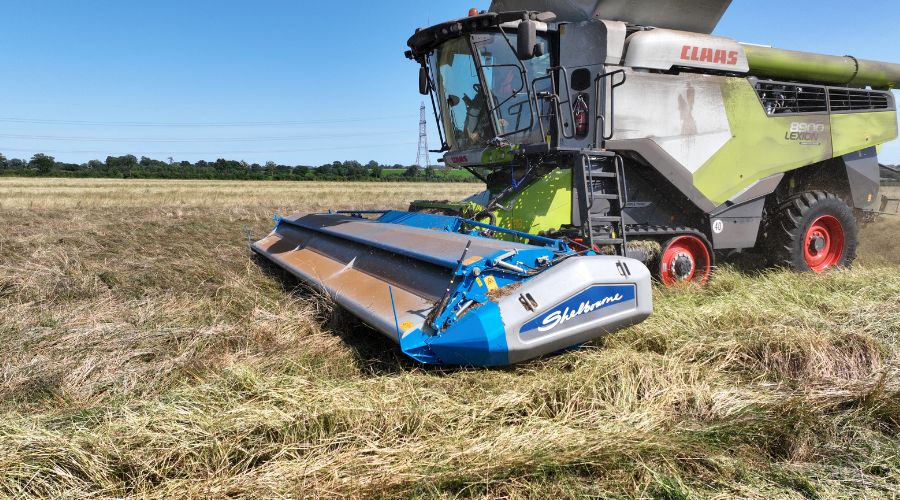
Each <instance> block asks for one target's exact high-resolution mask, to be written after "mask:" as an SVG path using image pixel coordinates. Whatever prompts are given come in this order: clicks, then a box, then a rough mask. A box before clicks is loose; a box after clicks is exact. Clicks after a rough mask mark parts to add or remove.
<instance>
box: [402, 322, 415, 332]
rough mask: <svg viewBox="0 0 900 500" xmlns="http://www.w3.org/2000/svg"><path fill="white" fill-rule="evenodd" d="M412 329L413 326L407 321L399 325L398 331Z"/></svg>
mask: <svg viewBox="0 0 900 500" xmlns="http://www.w3.org/2000/svg"><path fill="white" fill-rule="evenodd" d="M412 327H413V324H412V323H410V322H409V321H404V322H403V323H400V331H403V332H405V331H407V330H409V329H411V328H412Z"/></svg>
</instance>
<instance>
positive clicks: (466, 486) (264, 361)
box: [0, 179, 900, 498]
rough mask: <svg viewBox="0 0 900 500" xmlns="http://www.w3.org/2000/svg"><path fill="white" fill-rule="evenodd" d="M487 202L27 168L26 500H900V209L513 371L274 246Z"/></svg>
mask: <svg viewBox="0 0 900 500" xmlns="http://www.w3.org/2000/svg"><path fill="white" fill-rule="evenodd" d="M478 188H479V186H478V185H474V184H446V185H443V184H336V183H296V184H291V183H239V182H203V181H196V182H195V181H114V180H53V179H0V228H2V229H0V309H2V311H3V315H2V317H0V342H2V344H3V346H4V348H3V349H2V351H0V496H3V497H17V498H21V497H98V498H119V497H128V496H135V497H149V498H168V497H172V496H179V497H182V498H201V497H203V498H207V497H213V498H215V497H226V496H234V497H243V498H256V497H308V496H348V497H361V498H368V497H407V496H425V497H439V498H443V497H451V498H455V497H457V496H462V497H491V498H493V497H512V498H532V497H533V498H547V497H569V496H597V497H626V498H631V497H635V498H690V497H714V496H719V497H734V496H737V497H749V498H772V497H786V498H804V497H806V498H816V497H821V498H834V497H868V498H896V497H897V496H898V495H900V487H898V485H900V439H898V435H900V245H898V244H897V240H898V238H900V218H883V219H882V220H881V221H879V222H878V223H876V224H873V225H870V226H868V227H867V228H866V229H865V233H864V243H863V245H862V255H861V260H860V264H859V265H858V266H856V267H855V268H853V269H852V270H848V271H842V272H835V273H830V274H827V275H824V276H811V275H798V274H793V273H790V272H785V271H779V270H767V271H752V272H750V271H745V272H744V273H742V272H740V271H739V270H737V269H736V268H734V267H731V266H728V265H726V266H724V267H723V268H722V269H720V271H719V272H718V274H717V275H716V277H715V279H714V280H713V282H712V283H711V285H710V286H709V287H708V288H706V289H703V290H697V289H685V290H679V291H666V290H657V291H656V292H655V299H656V313H655V314H654V316H653V317H651V319H650V320H648V321H647V322H646V323H644V324H642V325H640V326H637V327H634V328H631V329H628V330H624V331H621V332H619V333H617V334H615V335H613V336H611V337H609V338H607V339H605V340H604V341H601V342H597V343H595V344H593V345H591V346H589V347H587V348H585V349H582V350H579V351H576V352H570V353H567V354H564V355H560V356H556V357H553V358H550V359H545V360H541V361H537V362H534V363H530V364H527V365H524V366H520V367H516V368H513V369H507V370H435V369H423V368H421V367H419V366H417V365H415V364H413V363H412V362H411V361H407V360H406V359H405V358H404V357H403V356H402V354H401V353H400V352H399V351H398V350H397V349H396V348H394V346H393V345H392V344H391V343H390V342H388V341H386V340H382V339H381V338H380V337H379V336H378V335H377V334H375V333H374V332H372V331H371V330H368V329H367V328H365V327H363V326H360V325H359V324H357V323H356V322H354V321H352V320H350V319H348V318H347V317H345V316H344V315H342V314H341V313H340V312H339V311H335V310H333V308H332V307H331V306H330V305H329V304H328V303H327V302H325V301H322V300H320V299H318V298H317V297H315V296H312V295H310V294H309V293H303V292H299V291H297V292H295V293H291V291H289V290H285V289H284V288H283V286H282V283H280V282H279V281H277V280H275V279H274V278H273V277H272V276H271V275H270V274H267V273H266V272H263V271H262V270H261V269H260V268H259V267H258V266H257V265H256V264H255V263H254V262H253V261H252V260H251V259H250V256H249V254H248V251H247V233H246V231H247V230H250V231H252V234H254V235H257V236H259V235H262V234H264V233H265V232H267V231H268V230H269V228H270V226H271V215H272V212H273V211H275V210H279V211H282V212H293V211H311V210H323V209H328V208H336V209H341V208H351V207H352V208H383V207H394V208H402V207H405V206H406V205H407V204H408V203H409V202H410V201H411V200H414V199H420V198H425V199H455V198H461V197H463V196H465V195H467V194H470V193H472V192H474V191H475V190H477V189H478ZM897 194H898V195H900V189H898V190H897Z"/></svg>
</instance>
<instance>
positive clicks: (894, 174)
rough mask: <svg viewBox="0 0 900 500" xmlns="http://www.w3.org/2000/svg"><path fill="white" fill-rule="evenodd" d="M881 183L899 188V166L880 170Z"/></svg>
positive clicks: (884, 167)
mask: <svg viewBox="0 0 900 500" xmlns="http://www.w3.org/2000/svg"><path fill="white" fill-rule="evenodd" d="M881 181H882V183H884V184H890V185H892V186H900V165H891V166H883V165H882V168H881Z"/></svg>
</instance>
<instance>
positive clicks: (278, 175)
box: [0, 153, 477, 182]
mask: <svg viewBox="0 0 900 500" xmlns="http://www.w3.org/2000/svg"><path fill="white" fill-rule="evenodd" d="M0 176H18V177H83V178H92V177H94V178H117V179H208V180H276V181H374V182H378V181H415V182H428V181H434V182H477V179H475V178H474V177H473V176H471V175H469V174H468V172H465V171H452V170H450V169H445V168H435V167H426V168H420V167H419V166H417V165H405V166H404V165H400V164H395V165H382V164H380V163H378V162H376V161H370V162H368V163H366V164H362V163H360V162H358V161H335V162H332V163H326V164H324V165H319V166H307V165H295V166H292V165H279V164H277V163H275V162H271V161H270V162H267V163H266V164H264V165H260V164H258V163H247V162H245V161H236V160H225V159H221V158H220V159H218V160H216V161H213V162H208V161H204V160H200V161H197V162H194V163H192V162H189V161H180V162H176V161H173V160H172V159H171V158H169V161H161V160H155V159H152V158H147V157H146V156H142V157H141V158H138V157H136V156H134V155H125V156H108V157H107V158H106V161H100V160H91V161H88V162H86V163H66V162H61V161H57V160H56V159H55V158H54V157H52V156H49V155H46V154H41V153H39V154H36V155H34V156H32V157H31V159H30V160H23V159H18V158H11V159H9V158H7V157H6V156H4V155H3V154H0Z"/></svg>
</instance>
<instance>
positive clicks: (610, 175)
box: [588, 172, 618, 179]
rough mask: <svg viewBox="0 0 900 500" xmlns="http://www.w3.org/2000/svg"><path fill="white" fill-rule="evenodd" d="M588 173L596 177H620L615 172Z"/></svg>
mask: <svg viewBox="0 0 900 500" xmlns="http://www.w3.org/2000/svg"><path fill="white" fill-rule="evenodd" d="M588 175H589V176H590V177H593V178H595V179H615V178H616V177H618V175H616V173H615V172H590V173H589V174H588Z"/></svg>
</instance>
